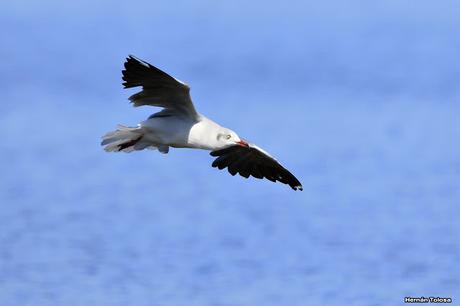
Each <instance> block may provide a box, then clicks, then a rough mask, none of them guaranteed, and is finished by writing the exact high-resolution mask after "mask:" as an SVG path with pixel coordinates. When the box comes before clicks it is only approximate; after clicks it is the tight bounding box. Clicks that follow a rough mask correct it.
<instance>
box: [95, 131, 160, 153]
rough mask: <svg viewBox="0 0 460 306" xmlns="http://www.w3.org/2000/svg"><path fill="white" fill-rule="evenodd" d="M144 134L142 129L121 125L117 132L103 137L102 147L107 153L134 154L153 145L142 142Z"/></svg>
mask: <svg viewBox="0 0 460 306" xmlns="http://www.w3.org/2000/svg"><path fill="white" fill-rule="evenodd" d="M142 136H144V132H143V130H142V128H141V127H135V128H134V127H127V126H123V125H119V126H118V127H117V129H116V130H115V131H112V132H109V133H107V134H105V135H104V136H103V137H102V143H101V145H103V146H105V147H104V150H105V151H107V152H120V151H123V152H132V151H134V150H143V149H145V148H147V147H149V146H150V145H151V144H149V143H147V142H144V141H142Z"/></svg>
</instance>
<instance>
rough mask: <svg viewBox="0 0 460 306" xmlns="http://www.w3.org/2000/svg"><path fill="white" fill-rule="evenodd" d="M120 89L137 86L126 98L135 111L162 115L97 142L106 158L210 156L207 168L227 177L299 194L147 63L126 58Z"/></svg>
mask: <svg viewBox="0 0 460 306" xmlns="http://www.w3.org/2000/svg"><path fill="white" fill-rule="evenodd" d="M122 73H123V80H124V83H123V85H124V88H132V87H138V86H142V91H140V92H138V93H136V94H134V95H132V96H131V97H129V100H130V101H131V103H132V104H133V105H134V106H135V107H137V106H143V105H150V106H157V107H162V108H163V109H162V110H161V111H159V112H157V113H154V114H153V115H151V116H150V117H148V119H147V120H145V121H142V122H141V123H139V124H138V125H137V127H127V126H122V125H119V126H118V128H117V130H115V131H113V132H109V133H107V134H106V135H104V136H103V137H102V139H103V140H102V143H101V144H102V145H103V146H105V147H104V149H105V151H107V152H120V151H123V152H132V151H139V150H143V149H147V148H149V149H158V151H160V152H161V153H165V154H166V153H168V152H169V148H170V147H173V148H195V149H204V150H211V153H210V154H211V156H214V157H217V158H216V159H215V160H214V162H213V163H212V166H213V167H217V168H219V169H220V170H222V169H224V168H228V172H229V173H230V174H231V175H235V174H237V173H239V174H240V175H241V176H243V177H245V178H248V177H249V176H253V177H255V178H258V179H263V178H266V179H268V180H270V181H272V182H276V181H279V182H281V183H283V184H287V185H289V186H290V187H291V188H292V189H294V190H302V185H301V184H300V182H299V180H298V179H297V178H296V177H295V176H294V175H292V173H290V172H289V171H288V170H286V169H285V168H284V167H283V166H281V164H280V163H279V162H278V161H277V160H276V159H275V158H274V157H273V156H271V155H270V154H268V153H267V152H265V151H264V150H262V149H261V148H259V147H258V146H256V145H254V144H252V143H249V142H247V141H246V140H244V139H242V138H240V137H239V136H238V135H237V134H236V133H235V132H234V131H232V130H230V129H227V128H225V127H222V126H220V125H219V124H217V123H216V122H214V121H212V120H211V119H209V118H206V117H205V116H203V115H202V114H200V113H198V112H197V111H196V110H195V106H194V105H193V103H192V99H191V97H190V87H189V86H188V85H187V84H185V83H184V82H181V81H179V80H178V79H176V78H174V77H172V76H170V75H168V74H167V73H165V72H163V71H161V70H160V69H158V68H156V67H154V66H152V65H150V64H149V63H147V62H145V61H143V60H141V59H139V58H136V57H135V56H132V55H130V56H129V57H128V58H127V59H126V62H125V69H124V70H123V71H122Z"/></svg>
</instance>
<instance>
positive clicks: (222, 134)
mask: <svg viewBox="0 0 460 306" xmlns="http://www.w3.org/2000/svg"><path fill="white" fill-rule="evenodd" d="M216 140H217V142H218V144H219V146H220V147H227V146H232V145H240V146H244V147H248V146H249V144H248V143H247V142H246V141H245V140H244V139H241V138H240V137H239V136H238V134H236V133H235V132H234V131H232V130H230V129H227V128H222V129H220V130H219V132H218V133H217V136H216Z"/></svg>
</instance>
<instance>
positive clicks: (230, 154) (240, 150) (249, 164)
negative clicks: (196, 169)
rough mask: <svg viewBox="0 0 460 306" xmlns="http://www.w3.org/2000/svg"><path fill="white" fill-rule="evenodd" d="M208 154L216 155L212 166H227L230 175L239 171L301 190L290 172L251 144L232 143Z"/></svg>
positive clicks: (300, 186)
mask: <svg viewBox="0 0 460 306" xmlns="http://www.w3.org/2000/svg"><path fill="white" fill-rule="evenodd" d="M210 154H211V156H218V158H216V159H215V160H214V162H213V163H212V166H213V167H217V168H219V169H221V170H222V169H224V168H226V167H228V172H229V173H230V174H231V175H235V174H237V173H239V174H240V175H241V176H243V177H245V178H248V177H249V176H250V175H252V176H253V177H255V178H258V179H262V178H266V179H268V180H270V181H272V182H276V181H279V182H281V183H283V184H288V185H289V186H290V187H291V188H292V189H294V190H297V189H299V190H302V184H300V182H299V180H298V179H297V178H296V177H295V176H294V175H292V173H290V172H289V171H288V170H286V169H285V168H284V167H283V166H281V165H280V164H279V163H278V161H277V160H276V159H274V158H273V157H272V156H270V155H269V154H268V153H267V152H265V151H264V150H262V149H261V148H259V147H257V146H255V145H253V144H249V146H241V145H234V146H230V147H226V148H223V149H219V150H215V151H212V152H211V153H210Z"/></svg>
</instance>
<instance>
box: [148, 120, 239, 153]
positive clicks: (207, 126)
mask: <svg viewBox="0 0 460 306" xmlns="http://www.w3.org/2000/svg"><path fill="white" fill-rule="evenodd" d="M139 128H140V129H142V130H143V133H144V137H143V139H146V140H149V141H150V143H151V146H153V147H159V146H168V147H173V148H195V149H204V150H216V149H219V148H222V147H224V146H226V145H228V143H225V144H224V145H223V144H222V141H221V140H220V139H217V136H216V135H218V133H219V131H220V132H222V133H225V132H226V131H229V130H228V129H226V128H224V127H222V126H220V125H219V124H217V123H216V122H214V121H212V120H210V119H208V118H206V117H205V116H203V115H201V114H198V116H197V118H189V117H186V116H183V115H181V114H171V116H167V117H155V116H153V117H152V118H149V119H147V120H145V121H143V122H141V123H140V124H139ZM233 140H234V141H235V142H238V141H240V139H239V137H235V138H233Z"/></svg>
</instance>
